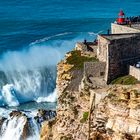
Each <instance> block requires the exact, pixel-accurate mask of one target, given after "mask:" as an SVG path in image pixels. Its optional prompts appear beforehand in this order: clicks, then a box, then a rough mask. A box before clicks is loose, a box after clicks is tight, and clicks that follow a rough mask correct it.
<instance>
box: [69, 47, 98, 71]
mask: <svg viewBox="0 0 140 140" xmlns="http://www.w3.org/2000/svg"><path fill="white" fill-rule="evenodd" d="M90 61H93V62H94V61H98V60H97V58H95V57H87V56H82V55H81V51H78V50H74V51H71V56H70V57H68V58H67V63H68V64H71V65H74V67H73V68H74V69H82V68H83V67H84V62H90Z"/></svg>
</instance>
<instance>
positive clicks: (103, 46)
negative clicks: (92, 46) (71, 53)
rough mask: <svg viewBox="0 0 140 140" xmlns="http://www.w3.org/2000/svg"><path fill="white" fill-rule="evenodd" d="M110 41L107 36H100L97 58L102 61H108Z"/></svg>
mask: <svg viewBox="0 0 140 140" xmlns="http://www.w3.org/2000/svg"><path fill="white" fill-rule="evenodd" d="M109 43H110V41H108V40H107V39H106V38H104V37H102V36H100V35H99V36H98V48H97V58H98V59H99V61H101V62H107V57H108V54H107V49H108V44H109Z"/></svg>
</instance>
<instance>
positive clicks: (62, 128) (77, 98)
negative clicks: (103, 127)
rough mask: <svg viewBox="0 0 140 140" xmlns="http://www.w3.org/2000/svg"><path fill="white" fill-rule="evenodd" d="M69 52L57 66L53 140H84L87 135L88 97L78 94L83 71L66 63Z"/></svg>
mask: <svg viewBox="0 0 140 140" xmlns="http://www.w3.org/2000/svg"><path fill="white" fill-rule="evenodd" d="M70 57H71V52H70V53H68V54H67V55H66V58H65V60H64V61H61V62H60V63H59V64H58V75H57V89H58V109H57V119H56V120H57V121H56V124H55V125H54V126H53V128H52V131H53V139H57V140H59V139H62V140H66V139H77V140H78V139H79V140H82V139H83V140H85V139H87V135H88V121H87V120H88V111H89V95H88V94H87V93H85V94H84V93H83V92H79V87H80V84H81V81H82V78H83V70H82V69H75V67H74V65H72V64H69V63H68V61H67V60H68V59H69V58H70Z"/></svg>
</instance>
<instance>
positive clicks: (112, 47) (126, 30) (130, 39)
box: [76, 11, 140, 84]
mask: <svg viewBox="0 0 140 140" xmlns="http://www.w3.org/2000/svg"><path fill="white" fill-rule="evenodd" d="M126 22H127V23H126ZM83 48H84V49H83ZM76 49H78V50H81V51H83V50H84V51H85V52H87V53H88V52H91V50H92V51H93V52H94V53H93V54H95V53H96V56H97V58H98V59H99V62H98V63H97V62H96V63H94V64H93V63H89V62H87V63H85V70H84V71H85V72H84V73H85V74H86V75H91V74H92V75H93V76H94V77H96V76H97V77H101V78H103V79H104V81H105V82H106V83H108V84H109V83H110V82H111V81H112V80H114V79H116V78H118V77H119V76H124V75H128V74H130V75H132V76H134V77H135V78H136V79H138V80H140V68H138V67H136V66H135V65H136V64H137V63H138V62H140V22H131V23H130V21H126V19H125V17H124V13H123V11H120V13H119V18H118V19H117V21H116V22H114V23H112V24H111V33H108V34H100V35H98V37H97V43H95V42H94V43H91V42H86V43H85V42H84V43H77V44H76ZM99 63H100V65H99ZM101 65H102V67H101ZM90 68H91V69H92V70H91V71H90V70H89V69H90ZM95 71H96V72H95Z"/></svg>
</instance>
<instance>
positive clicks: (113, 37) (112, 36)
mask: <svg viewBox="0 0 140 140" xmlns="http://www.w3.org/2000/svg"><path fill="white" fill-rule="evenodd" d="M100 36H102V37H104V38H106V39H107V40H110V41H111V40H118V39H124V38H131V37H136V36H140V33H126V34H100Z"/></svg>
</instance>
